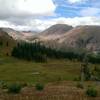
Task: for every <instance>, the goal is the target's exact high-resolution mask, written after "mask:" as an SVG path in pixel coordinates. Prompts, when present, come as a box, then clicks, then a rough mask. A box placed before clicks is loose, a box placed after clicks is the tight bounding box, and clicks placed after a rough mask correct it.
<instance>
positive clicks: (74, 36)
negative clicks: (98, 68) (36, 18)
mask: <svg viewBox="0 0 100 100" xmlns="http://www.w3.org/2000/svg"><path fill="white" fill-rule="evenodd" d="M65 26H66V27H67V28H66V27H65ZM36 39H38V40H40V41H41V42H42V43H44V44H46V45H48V46H50V47H55V48H63V49H65V48H82V49H87V50H90V51H100V26H95V25H94V26H88V25H86V26H77V27H75V28H71V27H70V26H67V25H54V26H52V27H50V28H49V29H47V30H45V31H43V32H42V33H41V34H39V35H38V36H37V38H36Z"/></svg>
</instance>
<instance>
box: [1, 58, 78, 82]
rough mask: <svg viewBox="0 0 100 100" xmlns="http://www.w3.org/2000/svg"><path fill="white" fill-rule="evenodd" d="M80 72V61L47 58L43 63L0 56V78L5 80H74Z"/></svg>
mask: <svg viewBox="0 0 100 100" xmlns="http://www.w3.org/2000/svg"><path fill="white" fill-rule="evenodd" d="M79 74H80V62H72V61H69V60H49V61H48V62H45V63H35V62H32V61H24V60H18V59H15V58H10V57H3V58H0V80H3V81H6V82H26V83H28V84H34V83H37V82H43V83H48V82H56V81H64V80H74V79H75V78H77V77H78V76H79Z"/></svg>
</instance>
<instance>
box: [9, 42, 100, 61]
mask: <svg viewBox="0 0 100 100" xmlns="http://www.w3.org/2000/svg"><path fill="white" fill-rule="evenodd" d="M86 53H87V52H86V51H82V50H80V51H79V50H74V49H73V50H70V49H69V50H67V51H62V50H57V49H52V48H49V47H46V46H44V45H42V44H41V43H39V42H35V43H26V42H24V43H23V42H22V43H18V44H17V45H16V46H15V47H14V48H13V50H12V53H11V55H12V56H13V57H16V58H19V59H25V60H32V61H36V62H45V61H47V60H48V59H69V60H74V59H77V60H79V61H82V60H83V59H84V55H85V54H86ZM87 57H88V61H89V62H91V63H100V54H93V53H92V54H91V53H90V54H88V55H87Z"/></svg>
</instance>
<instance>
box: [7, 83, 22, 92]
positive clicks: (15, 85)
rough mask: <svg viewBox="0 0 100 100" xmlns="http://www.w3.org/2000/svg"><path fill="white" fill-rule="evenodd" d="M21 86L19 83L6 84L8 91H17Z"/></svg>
mask: <svg viewBox="0 0 100 100" xmlns="http://www.w3.org/2000/svg"><path fill="white" fill-rule="evenodd" d="M21 88H22V86H21V85H20V84H16V83H15V84H11V85H9V86H8V92H9V93H19V92H20V91H21Z"/></svg>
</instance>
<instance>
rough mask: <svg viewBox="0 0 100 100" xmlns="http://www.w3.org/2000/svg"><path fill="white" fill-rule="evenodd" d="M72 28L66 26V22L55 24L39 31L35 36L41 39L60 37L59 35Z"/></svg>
mask: <svg viewBox="0 0 100 100" xmlns="http://www.w3.org/2000/svg"><path fill="white" fill-rule="evenodd" d="M72 28H73V27H72V26H68V25H66V24H56V25H53V26H51V27H50V28H48V29H46V30H45V31H43V32H41V33H39V34H38V35H37V36H36V37H37V38H39V39H40V40H41V41H42V40H43V41H44V40H47V41H48V40H55V39H56V38H60V37H61V35H63V34H64V33H65V32H67V31H69V30H71V29H72Z"/></svg>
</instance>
